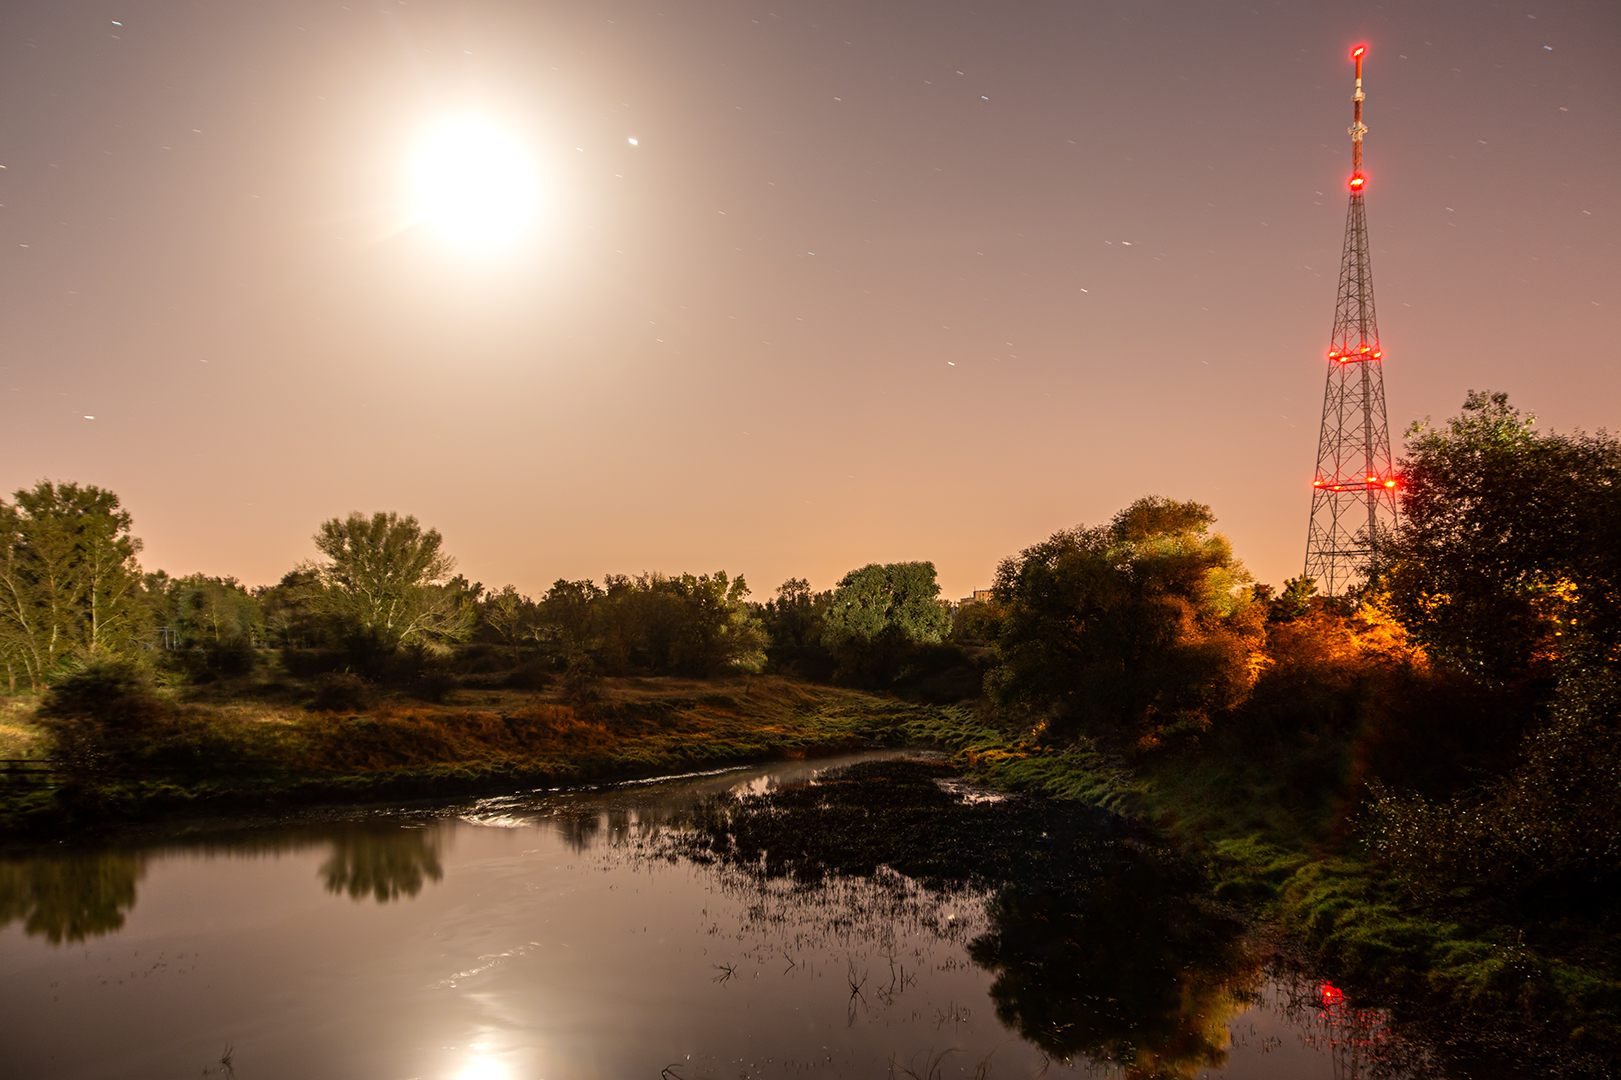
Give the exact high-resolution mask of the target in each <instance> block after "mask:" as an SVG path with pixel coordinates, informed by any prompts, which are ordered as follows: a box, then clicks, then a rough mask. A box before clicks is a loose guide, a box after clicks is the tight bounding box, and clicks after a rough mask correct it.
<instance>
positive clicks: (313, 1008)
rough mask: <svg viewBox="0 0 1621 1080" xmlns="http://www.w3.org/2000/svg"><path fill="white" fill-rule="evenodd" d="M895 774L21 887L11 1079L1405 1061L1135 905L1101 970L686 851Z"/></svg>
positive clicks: (1365, 1017) (854, 885)
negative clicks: (701, 834)
mask: <svg viewBox="0 0 1621 1080" xmlns="http://www.w3.org/2000/svg"><path fill="white" fill-rule="evenodd" d="M874 756H875V755H857V756H852V757H847V758H840V759H824V760H820V761H815V762H802V763H788V764H774V765H771V766H766V767H759V768H751V769H744V770H735V771H730V772H726V773H723V774H716V775H709V776H702V777H687V778H679V779H673V780H666V781H662V782H658V783H647V784H638V785H626V786H620V787H616V788H611V789H600V790H595V791H584V792H580V791H576V792H553V793H535V794H532V795H527V796H522V797H511V798H503V799H493V800H482V801H478V802H473V803H467V804H463V805H457V806H453V807H441V808H438V809H436V810H434V811H432V812H425V811H422V810H420V809H412V810H402V811H399V812H394V813H374V814H371V815H369V816H366V817H364V818H350V819H345V820H334V821H329V822H322V823H309V822H305V823H301V824H298V825H294V826H288V825H278V826H265V827H262V828H251V829H247V828H244V829H236V830H234V831H231V832H229V833H226V832H218V831H217V832H214V833H211V834H207V835H199V836H192V837H189V838H175V837H170V838H167V839H165V840H162V841H153V842H151V843H149V844H147V845H145V846H134V847H124V848H119V849H116V850H104V851H97V852H72V853H60V854H56V853H49V854H42V855H39V856H36V857H31V858H20V859H12V860H10V861H0V1025H3V1028H0V1030H3V1035H0V1077H6V1078H11V1077H17V1078H25V1077H26V1078H53V1080H54V1078H61V1080H78V1078H96V1077H138V1078H145V1077H153V1078H162V1077H173V1078H176V1080H179V1078H182V1077H191V1078H195V1077H199V1076H210V1077H223V1076H237V1077H241V1078H243V1080H253V1078H294V1077H296V1078H301V1080H321V1078H327V1077H331V1078H343V1080H350V1078H355V1080H370V1078H377V1080H405V1078H422V1080H531V1078H551V1080H566V1078H597V1077H603V1078H618V1077H641V1078H646V1080H660V1078H678V1080H698V1078H704V1077H712V1078H721V1077H725V1078H732V1077H801V1076H827V1077H833V1076H847V1077H883V1076H896V1077H902V1076H919V1077H931V1076H938V1077H955V1076H965V1077H966V1076H1007V1077H1020V1076H1036V1075H1041V1074H1042V1073H1043V1072H1044V1071H1045V1073H1046V1074H1047V1075H1096V1074H1098V1073H1099V1072H1100V1071H1101V1072H1105V1073H1116V1074H1118V1073H1119V1070H1117V1069H1115V1068H1114V1067H1112V1066H1111V1065H1110V1064H1109V1063H1108V1062H1107V1061H1106V1060H1094V1058H1095V1057H1097V1056H1101V1055H1103V1054H1106V1053H1107V1052H1109V1048H1110V1047H1116V1046H1120V1045H1125V1044H1126V1043H1129V1044H1131V1045H1132V1047H1133V1050H1132V1053H1131V1055H1130V1056H1132V1058H1133V1060H1134V1063H1135V1064H1134V1065H1133V1066H1132V1067H1130V1068H1128V1069H1125V1070H1124V1075H1128V1076H1142V1077H1148V1076H1176V1077H1188V1078H1192V1077H1204V1076H1208V1077H1222V1078H1224V1080H1240V1078H1242V1080H1271V1078H1276V1080H1282V1078H1290V1080H1312V1078H1316V1077H1322V1078H1324V1080H1329V1078H1331V1077H1332V1078H1336V1080H1338V1078H1340V1077H1347V1076H1353V1075H1357V1074H1358V1073H1360V1072H1362V1071H1364V1069H1365V1065H1364V1059H1365V1058H1378V1057H1380V1056H1381V1053H1382V1052H1383V1050H1385V1049H1387V1044H1388V1042H1389V1038H1388V1036H1387V1033H1386V1030H1385V1025H1384V1021H1383V1018H1382V1016H1381V1015H1380V1014H1378V1013H1377V1012H1374V1011H1371V1010H1359V1009H1355V1008H1353V1007H1351V1005H1350V1004H1348V1003H1347V1002H1346V1001H1345V1000H1344V999H1343V996H1342V995H1339V993H1338V991H1337V990H1335V989H1334V988H1333V987H1331V986H1328V985H1326V984H1324V983H1322V982H1320V981H1316V980H1311V979H1307V978H1304V977H1283V976H1279V975H1277V974H1276V973H1270V974H1269V973H1268V972H1267V971H1266V970H1265V969H1263V968H1262V967H1261V966H1260V965H1259V964H1246V963H1245V962H1242V961H1235V960H1232V959H1230V958H1229V959H1227V960H1224V961H1223V962H1222V963H1221V964H1213V963H1210V962H1207V961H1201V960H1198V959H1196V958H1188V959H1186V960H1185V961H1183V962H1181V967H1180V968H1178V967H1177V966H1176V965H1177V961H1176V956H1175V949H1176V948H1177V947H1179V946H1177V945H1176V943H1175V941H1174V940H1172V939H1174V938H1176V935H1177V934H1178V933H1180V931H1174V932H1173V931H1172V930H1170V929H1167V928H1165V927H1163V926H1162V925H1159V922H1158V920H1162V919H1163V918H1164V916H1162V915H1160V914H1157V913H1156V911H1157V909H1155V908H1154V905H1152V904H1150V905H1144V904H1142V903H1136V902H1132V900H1131V899H1130V898H1131V897H1132V895H1133V894H1132V892H1131V890H1130V889H1129V888H1127V889H1125V891H1123V892H1120V893H1119V894H1118V895H1119V896H1120V897H1121V898H1122V899H1121V900H1120V901H1118V902H1116V903H1115V907H1116V909H1120V910H1116V911H1114V912H1111V913H1109V914H1108V915H1107V916H1106V917H1105V918H1104V921H1105V922H1106V923H1107V924H1108V925H1107V926H1106V927H1105V928H1104V929H1103V930H1102V931H1101V936H1100V937H1099V939H1098V940H1097V941H1088V940H1080V941H1077V940H1076V935H1075V934H1074V933H1069V932H1066V933H1068V937H1066V938H1065V940H1063V941H1049V940H1047V939H1046V938H1044V937H1043V936H1042V930H1041V927H1042V926H1044V925H1047V924H1048V922H1050V919H1049V915H1048V914H1044V913H1042V912H1037V913H1035V914H1034V915H1032V916H1030V918H1029V919H1028V920H1027V925H1022V924H1021V925H1014V923H1017V921H1018V919H1019V918H1020V917H1021V916H1019V915H1018V914H1017V912H1015V911H1014V910H1013V908H1014V907H1016V906H1017V905H1013V906H1010V905H1008V904H1006V903H1003V904H1001V905H997V904H993V903H991V902H990V900H989V898H988V897H987V896H985V895H984V894H983V893H980V892H974V891H969V890H961V891H955V892H953V891H946V892H933V891H929V890H926V889H923V888H921V887H920V886H918V885H916V884H915V883H913V882H911V881H909V880H908V879H905V878H901V877H899V876H898V875H885V874H883V873H880V874H878V875H876V876H875V877H873V878H863V879H856V880H850V879H839V878H837V877H834V878H832V879H830V880H828V881H827V882H825V883H823V884H822V885H820V886H818V887H817V888H815V889H809V890H807V889H796V888H793V887H792V886H791V885H790V884H788V883H784V882H775V883H772V882H762V881H760V880H758V879H757V878H755V877H751V876H749V875H747V874H743V873H739V872H737V870H736V869H735V868H734V869H731V870H728V869H726V868H724V867H722V866H720V865H718V864H703V863H697V864H695V863H694V862H692V861H691V860H690V859H688V858H685V857H681V856H680V855H672V854H671V852H670V849H669V847H668V845H667V844H664V843H662V842H661V841H665V840H667V839H668V838H669V836H670V835H671V834H672V832H676V831H679V830H680V829H682V828H683V822H684V820H685V819H687V817H688V816H689V815H690V813H691V811H692V809H693V807H695V806H696V805H697V803H698V802H699V800H701V799H703V798H705V797H707V796H711V795H714V794H716V793H718V792H722V791H736V792H749V791H753V792H760V791H767V790H771V789H774V788H777V787H779V786H781V785H790V784H796V783H805V782H807V781H810V780H813V779H814V778H815V777H816V776H817V775H819V774H821V773H823V772H824V771H825V770H828V769H830V768H835V767H838V766H840V765H844V764H849V763H851V762H854V761H858V760H871V759H872V758H873V757H874ZM969 795H970V797H972V793H969ZM1132 872H1135V871H1132ZM1121 873H1127V871H1121ZM1099 895H1100V896H1105V897H1107V896H1109V895H1114V894H1111V893H1109V892H1108V891H1107V890H1105V891H1103V892H1100V893H1099ZM1088 918H1090V919H1091V920H1092V921H1093V922H1097V918H1096V916H1095V915H1089V916H1088ZM1010 920H1011V922H1010ZM1082 936H1083V938H1084V935H1082ZM993 940H994V941H996V942H998V943H999V944H997V945H995V946H994V947H992V946H988V945H987V944H986V942H989V941H993ZM1178 940H1179V939H1178ZM1190 940H1191V939H1190ZM976 942H979V944H977V945H976V944H975V943H976ZM1021 943H1022V944H1021ZM1188 947H1189V948H1193V947H1194V946H1188ZM1134 949H1137V950H1138V951H1139V952H1143V950H1146V952H1143V955H1147V954H1153V955H1155V956H1159V955H1162V954H1167V949H1169V950H1170V952H1169V954H1168V955H1170V957H1171V968H1170V969H1168V970H1170V971H1171V973H1172V974H1173V975H1174V976H1175V977H1174V978H1172V979H1171V980H1170V981H1168V982H1167V981H1165V980H1164V979H1161V980H1160V981H1159V982H1154V981H1153V980H1152V979H1149V980H1148V981H1147V982H1146V983H1145V981H1144V980H1145V976H1144V975H1143V970H1144V969H1145V968H1148V967H1153V966H1154V964H1156V963H1157V964H1159V967H1165V966H1166V965H1165V964H1164V963H1160V962H1159V961H1154V962H1152V963H1151V962H1149V961H1145V960H1139V959H1138V958H1137V955H1138V954H1137V953H1134V952H1133V950H1134ZM1020 950H1023V953H1021V955H1023V957H1024V958H1023V959H1022V960H1016V959H1010V958H1009V955H1008V954H1009V953H1010V951H1011V952H1019V951H1020ZM1066 950H1068V951H1066ZM1077 950H1078V951H1077ZM1026 954H1027V955H1026ZM1224 955H1226V954H1224ZM1100 957H1106V959H1101V960H1100V959H1099V958H1100ZM1183 969H1185V970H1183ZM1156 970H1157V969H1156ZM1177 971H1183V973H1182V974H1176V972H1177ZM1044 980H1045V981H1044ZM1144 985H1147V986H1148V989H1147V990H1143V989H1142V987H1143V986H1144ZM1156 987H1158V989H1156ZM1166 987H1169V988H1170V989H1169V990H1166V989H1165V988H1166ZM1145 995H1146V996H1145ZM1048 1013H1050V1014H1051V1015H1047V1014H1048ZM1123 1013H1131V1015H1123ZM1076 1017H1081V1018H1082V1019H1080V1020H1076V1019H1075V1018H1076ZM1100 1018H1102V1019H1100ZM1110 1018H1112V1019H1110ZM1111 1025H1112V1026H1111ZM1077 1026H1078V1027H1080V1028H1085V1029H1086V1030H1085V1031H1073V1032H1072V1031H1070V1029H1071V1028H1074V1027H1077ZM1094 1029H1096V1030H1094ZM1122 1032H1123V1033H1124V1034H1122ZM1111 1040H1113V1041H1111ZM1122 1040H1123V1041H1122ZM1089 1047H1090V1048H1092V1053H1093V1055H1094V1057H1093V1058H1089V1057H1088V1056H1087V1054H1086V1053H1084V1052H1079V1051H1082V1050H1085V1049H1086V1048H1089Z"/></svg>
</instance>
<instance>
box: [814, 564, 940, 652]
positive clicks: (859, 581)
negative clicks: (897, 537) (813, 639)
mask: <svg viewBox="0 0 1621 1080" xmlns="http://www.w3.org/2000/svg"><path fill="white" fill-rule="evenodd" d="M886 631H888V632H892V633H895V634H898V635H899V636H900V637H901V638H903V639H904V640H906V641H907V642H910V643H914V644H921V643H928V644H934V643H936V642H939V641H942V640H944V638H945V637H946V635H948V634H949V633H951V616H950V615H949V614H948V613H947V611H946V609H945V606H944V605H942V604H941V603H940V585H939V583H938V582H937V581H935V577H934V564H933V563H932V562H901V563H886V564H883V565H880V564H878V563H871V564H869V565H867V566H863V567H862V568H861V569H859V570H852V571H850V572H849V573H848V574H845V575H844V577H843V578H841V579H840V580H839V584H838V588H836V589H834V590H833V600H832V603H831V604H830V605H829V606H828V609H827V613H826V614H825V615H824V616H823V626H822V638H823V641H824V642H825V643H826V644H827V645H828V646H830V647H832V648H834V649H837V648H839V646H841V645H843V644H845V643H846V642H849V641H850V640H851V639H859V640H860V641H862V642H871V641H873V640H874V639H876V638H878V637H880V636H881V635H883V634H884V633H885V632H886Z"/></svg>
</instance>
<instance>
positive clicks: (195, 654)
mask: <svg viewBox="0 0 1621 1080" xmlns="http://www.w3.org/2000/svg"><path fill="white" fill-rule="evenodd" d="M132 526H133V523H132V520H131V518H130V515H129V512H128V511H127V510H125V509H124V508H123V507H122V506H121V505H120V503H119V500H118V497H117V496H116V495H115V494H113V493H112V492H110V491H106V490H103V489H101V488H97V487H94V486H91V485H84V486H81V485H78V484H72V483H57V482H53V481H50V480H42V481H40V482H39V483H37V484H36V485H35V486H34V487H33V488H31V489H25V490H20V491H17V492H16V493H15V494H14V496H13V497H12V499H11V500H10V501H9V502H8V501H5V500H3V499H0V666H3V670H4V673H5V677H6V681H7V686H8V689H9V690H11V691H12V692H15V691H16V690H17V689H18V687H19V686H24V687H34V688H40V687H43V686H46V685H49V684H51V683H53V682H55V681H56V680H58V679H59V678H60V677H61V676H62V675H63V674H64V673H67V672H71V671H73V670H76V669H77V668H81V667H83V666H84V665H85V664H87V663H95V662H98V661H108V660H114V659H119V658H122V659H125V660H131V659H133V660H137V661H143V662H168V663H171V664H173V663H176V662H181V661H183V663H182V664H181V666H186V665H187V664H189V666H190V667H191V668H192V669H194V673H195V674H200V673H208V674H216V675H218V674H223V675H232V674H245V673H247V672H250V671H251V670H252V669H253V667H254V665H255V663H256V654H257V653H258V652H260V651H262V650H265V649H278V650H281V651H282V653H283V656H284V658H286V659H287V660H288V662H289V664H290V666H291V668H293V669H295V670H297V671H302V672H304V673H308V672H309V671H310V670H313V669H312V665H313V666H314V667H315V668H320V667H322V666H323V665H324V666H325V667H326V668H329V669H334V670H345V671H349V672H352V673H355V674H357V675H361V676H364V677H367V678H371V679H375V680H383V681H387V680H389V679H391V678H394V677H395V676H397V675H399V673H400V672H406V673H407V674H408V675H409V676H410V677H415V676H417V675H420V673H421V671H422V669H423V667H424V666H425V665H427V666H433V665H439V666H441V667H444V666H446V665H449V666H451V667H455V666H457V664H460V665H461V666H462V667H466V666H468V665H469V664H471V665H473V666H475V667H476V666H478V665H480V664H482V665H483V666H484V667H485V668H490V667H492V666H493V667H501V666H503V665H504V666H505V667H506V668H509V669H511V670H513V671H515V672H520V673H521V676H522V677H525V678H527V679H528V681H529V683H530V684H531V685H540V684H543V683H544V682H545V681H546V680H547V678H548V676H549V675H563V674H567V673H570V672H572V673H574V675H575V676H576V677H585V678H591V677H598V676H601V675H629V674H650V675H680V676H689V677H697V678H710V677H714V676H718V675H721V674H725V673H728V672H759V671H762V670H766V669H767V668H770V669H772V670H793V671H796V672H798V673H801V674H805V675H809V676H811V677H822V678H831V677H834V676H835V675H837V676H838V677H840V678H844V679H846V680H848V681H852V682H861V683H863V684H870V685H880V684H884V683H886V681H893V680H894V679H895V678H896V677H897V676H898V675H902V674H904V673H905V672H906V671H909V670H910V667H909V666H908V665H909V664H915V661H916V660H917V657H918V655H919V653H920V651H926V650H927V649H928V647H931V646H932V647H936V651H939V649H940V648H941V647H944V646H945V644H946V642H947V641H948V639H949V638H950V636H951V620H950V617H949V614H948V609H947V607H946V606H945V605H944V604H943V603H942V602H941V600H940V589H939V585H938V583H937V581H936V579H935V569H934V565H933V564H932V563H928V562H912V563H894V564H889V565H878V564H873V565H870V566H866V567H862V568H860V569H856V570H852V571H851V572H850V573H849V574H847V575H846V576H845V578H844V579H843V580H841V581H840V582H839V584H838V585H837V586H836V587H835V588H834V589H831V590H828V591H826V592H822V593H814V592H812V591H811V589H810V586H809V583H808V582H806V581H804V580H803V579H795V580H791V581H789V582H786V583H785V584H784V585H783V586H782V587H781V588H779V589H778V590H777V595H776V597H775V598H774V599H772V600H769V601H767V602H764V603H758V602H753V601H751V600H750V599H749V596H750V590H749V586H748V584H747V582H746V581H745V580H744V578H743V576H742V575H741V574H738V575H736V576H733V575H731V574H728V573H727V572H726V571H725V570H719V571H715V572H713V573H702V574H692V573H682V574H677V575H665V574H660V573H653V572H646V573H641V574H637V575H626V574H609V575H607V576H605V577H604V578H603V579H602V580H601V582H600V584H599V583H598V582H597V581H595V580H590V579H582V580H574V581H571V580H562V579H560V580H558V581H557V582H555V583H554V584H553V585H552V586H551V588H550V589H548V590H547V591H546V592H545V593H544V594H543V595H541V596H539V597H530V596H527V595H525V594H524V593H522V592H520V591H519V590H518V589H517V588H515V587H514V586H512V585H506V586H503V587H501V588H499V589H489V588H486V587H485V586H484V585H483V584H482V583H478V582H470V581H468V580H467V578H466V577H465V576H463V575H461V574H458V573H456V572H455V567H456V563H455V559H454V558H453V557H452V556H451V555H450V554H449V553H448V552H446V551H445V550H444V541H443V537H442V536H441V535H440V533H439V532H438V530H436V529H433V528H425V527H424V526H423V525H422V524H421V523H420V522H419V521H418V520H417V519H416V518H414V517H411V516H401V515H399V514H396V513H374V514H371V515H366V514H361V513H353V514H350V515H348V516H347V517H344V518H332V519H331V520H328V521H325V522H322V523H321V525H320V526H319V528H318V530H317V531H316V533H315V534H314V536H313V543H314V547H315V550H316V552H317V556H318V557H317V558H313V559H310V560H307V561H305V562H303V563H301V564H299V565H298V566H296V567H294V568H293V569H292V570H290V571H288V572H287V573H286V574H285V575H284V576H283V577H282V579H281V580H280V581H279V582H277V583H276V584H274V585H269V586H261V587H257V588H249V587H247V586H245V585H244V584H243V583H242V582H240V581H238V580H237V579H236V578H234V577H217V576H209V575H205V574H189V575H186V576H182V577H172V576H170V575H169V574H167V573H165V572H164V571H162V570H157V571H153V572H143V570H142V568H141V566H140V564H139V561H138V556H139V553H140V551H141V542H140V540H139V539H138V538H136V537H135V536H134V534H133V532H132ZM942 655H943V656H944V658H945V661H946V662H948V666H949V662H953V661H959V660H960V659H961V657H960V655H959V653H956V652H952V651H951V650H950V649H949V648H946V650H945V653H944V654H942ZM177 658H179V660H177ZM931 662H932V663H933V664H934V666H935V667H937V668H938V667H939V666H940V665H941V663H942V659H941V657H940V656H936V657H934V658H933V659H932V661H931ZM520 681H521V679H520Z"/></svg>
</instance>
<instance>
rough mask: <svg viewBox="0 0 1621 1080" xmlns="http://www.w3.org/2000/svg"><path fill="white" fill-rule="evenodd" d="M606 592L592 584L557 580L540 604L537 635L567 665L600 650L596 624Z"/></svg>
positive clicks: (584, 581) (586, 581) (585, 581)
mask: <svg viewBox="0 0 1621 1080" xmlns="http://www.w3.org/2000/svg"><path fill="white" fill-rule="evenodd" d="M603 595H604V594H603V591H602V590H601V589H599V588H597V586H596V583H595V582H593V581H590V580H589V579H587V580H582V581H564V580H563V579H562V578H558V579H557V580H556V581H555V582H553V583H552V587H551V588H550V589H548V590H547V591H546V595H545V596H544V597H542V598H541V601H540V625H539V626H538V627H536V629H535V636H536V637H537V638H538V639H539V640H540V641H541V642H542V644H543V645H546V646H549V647H550V648H551V649H552V650H553V651H554V652H555V653H556V654H557V655H558V657H559V658H561V659H562V660H563V662H564V663H567V662H568V661H569V659H570V658H572V657H576V656H583V655H586V654H589V653H591V652H592V651H594V650H595V649H596V647H597V643H598V629H597V623H598V621H599V619H598V616H599V614H600V612H599V605H600V601H601V600H602V598H603Z"/></svg>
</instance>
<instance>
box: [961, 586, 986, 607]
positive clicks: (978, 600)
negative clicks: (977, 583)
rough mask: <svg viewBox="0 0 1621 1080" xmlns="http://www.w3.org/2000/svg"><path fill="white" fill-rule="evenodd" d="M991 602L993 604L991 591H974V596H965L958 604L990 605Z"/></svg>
mask: <svg viewBox="0 0 1621 1080" xmlns="http://www.w3.org/2000/svg"><path fill="white" fill-rule="evenodd" d="M990 602H991V590H990V589H975V590H974V595H972V596H965V597H963V598H962V599H961V600H958V601H957V603H958V604H988V603H990Z"/></svg>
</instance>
